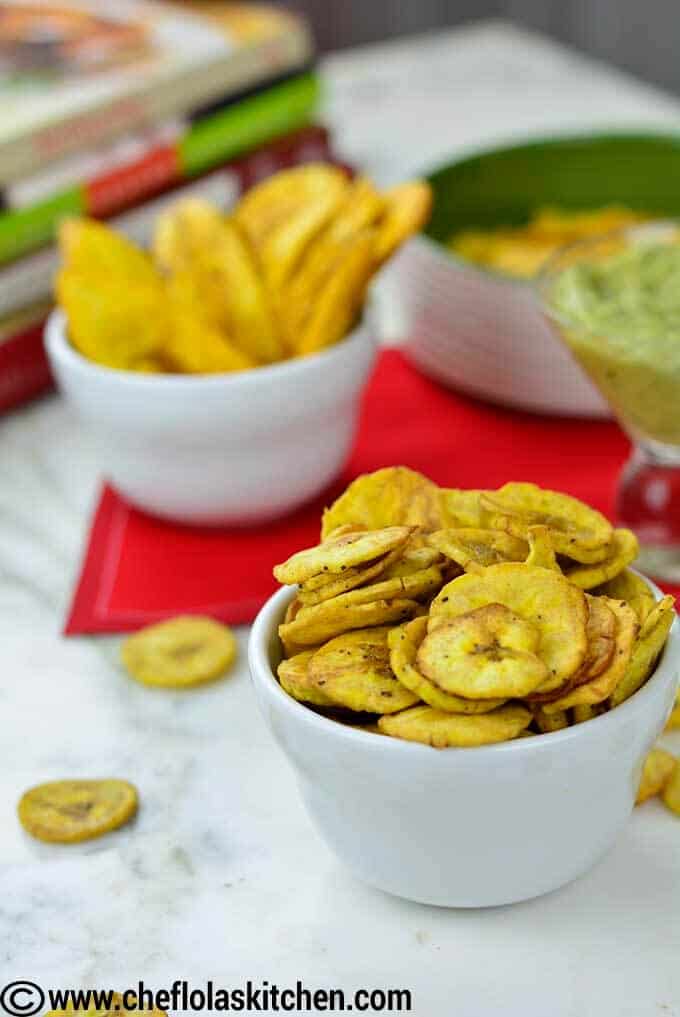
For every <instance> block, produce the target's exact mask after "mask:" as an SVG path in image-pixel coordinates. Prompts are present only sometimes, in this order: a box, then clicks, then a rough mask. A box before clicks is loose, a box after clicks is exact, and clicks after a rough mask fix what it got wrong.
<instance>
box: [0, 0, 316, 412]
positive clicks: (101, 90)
mask: <svg viewBox="0 0 680 1017" xmlns="http://www.w3.org/2000/svg"><path fill="white" fill-rule="evenodd" d="M319 92H320V89H319V80H318V77H317V75H316V73H315V69H314V49H313V43H312V39H311V35H310V32H309V30H308V27H307V25H306V24H305V23H304V21H302V20H301V19H300V18H299V17H297V16H294V15H292V14H290V13H288V12H285V11H281V10H277V9H276V8H271V7H264V6H260V5H259V4H258V5H257V6H255V5H249V4H239V3H224V2H222V3H218V2H213V3H206V2H203V3H192V4H185V5H183V6H179V5H174V4H169V3H168V4H166V3H163V2H150V0H0V109H1V110H2V115H1V116H0V410H6V409H9V408H11V407H13V406H16V405H18V404H20V403H22V402H25V401H26V400H27V399H28V398H30V397H32V396H34V395H37V394H38V393H40V392H42V391H44V390H46V389H47V388H48V387H49V386H50V384H51V379H50V376H49V371H48V368H47V363H46V360H45V357H44V353H43V348H42V329H43V324H44V320H45V318H46V316H47V314H48V313H49V310H50V307H51V303H50V301H51V286H52V279H53V276H54V272H55V269H56V266H57V256H56V250H55V246H54V243H55V236H56V231H57V228H58V225H59V223H60V221H61V220H62V219H63V218H64V217H67V216H70V215H88V216H94V217H96V218H101V219H108V220H111V221H112V223H113V224H114V225H115V226H116V227H117V228H119V229H121V230H122V231H123V232H125V233H126V234H128V235H129V236H130V237H132V238H133V239H135V240H136V241H137V242H138V243H145V242H147V241H148V239H149V237H150V234H151V230H152V228H153V224H154V222H155V219H156V218H157V216H158V213H159V211H160V210H161V209H162V208H163V207H164V206H165V205H166V204H167V203H171V202H174V201H176V200H177V199H178V198H180V197H183V196H188V195H192V196H201V197H205V198H208V199H210V200H211V201H213V202H216V203H218V204H219V205H221V206H222V207H224V208H225V210H226V209H227V208H228V207H229V206H230V205H231V204H232V203H233V202H234V201H235V200H236V199H237V198H238V197H239V195H240V194H241V193H242V192H243V191H244V190H245V189H247V188H248V187H249V186H251V185H252V184H253V183H255V182H257V181H258V180H261V179H262V178H263V177H265V176H268V175H269V174H270V173H273V172H276V171H277V170H280V169H283V168H285V167H287V166H292V165H296V164H299V163H301V162H306V161H312V160H326V159H331V158H332V156H331V151H330V141H329V138H328V134H327V132H326V131H325V129H324V128H323V127H320V126H317V125H315V116H316V112H317V106H318V101H319Z"/></svg>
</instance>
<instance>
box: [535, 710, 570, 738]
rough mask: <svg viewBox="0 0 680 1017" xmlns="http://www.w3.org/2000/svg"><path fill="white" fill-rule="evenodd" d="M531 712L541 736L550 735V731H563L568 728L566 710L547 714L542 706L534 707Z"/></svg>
mask: <svg viewBox="0 0 680 1017" xmlns="http://www.w3.org/2000/svg"><path fill="white" fill-rule="evenodd" d="M532 712H533V715H534V721H535V722H536V727H537V728H538V730H539V731H540V732H541V734H550V732H551V731H563V730H564V728H565V727H569V718H568V716H567V711H566V710H557V711H556V712H555V713H547V712H546V710H544V709H543V707H542V706H534V707H533V709H532Z"/></svg>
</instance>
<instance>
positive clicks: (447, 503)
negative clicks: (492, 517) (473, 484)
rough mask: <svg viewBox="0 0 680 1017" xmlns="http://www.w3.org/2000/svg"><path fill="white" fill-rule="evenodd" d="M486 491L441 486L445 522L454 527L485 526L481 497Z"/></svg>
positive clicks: (481, 527)
mask: <svg viewBox="0 0 680 1017" xmlns="http://www.w3.org/2000/svg"><path fill="white" fill-rule="evenodd" d="M487 493H489V492H487V491H476V490H474V489H470V490H459V489H458V488H455V487H448V488H442V491H441V499H442V504H443V513H444V516H445V518H446V520H447V524H448V526H450V527H453V528H454V529H461V528H462V529H473V530H479V529H484V528H485V523H484V513H483V510H482V506H481V497H482V495H483V494H487Z"/></svg>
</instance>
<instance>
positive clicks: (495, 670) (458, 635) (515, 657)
mask: <svg viewBox="0 0 680 1017" xmlns="http://www.w3.org/2000/svg"><path fill="white" fill-rule="evenodd" d="M540 641H541V631H540V629H539V627H538V624H536V623H534V622H532V621H528V620H526V619H525V618H521V617H520V616H519V615H516V614H515V613H514V612H513V611H511V610H510V609H509V608H507V607H505V606H503V605H502V604H497V603H490V604H487V605H485V606H484V607H478V608H476V609H474V610H472V611H470V612H469V613H467V614H462V615H459V616H458V617H456V618H452V619H450V620H448V621H446V622H445V623H444V624H441V625H438V626H437V627H436V628H435V629H434V630H433V631H431V632H429V633H428V635H427V636H426V637H425V639H424V640H423V642H422V644H421V646H420V648H419V650H418V656H417V666H418V670H419V671H420V672H421V673H422V674H424V675H425V677H426V678H429V679H430V681H432V682H434V684H435V685H437V686H438V687H439V688H440V689H443V691H444V692H449V693H451V694H452V695H456V696H463V697H466V698H468V699H517V698H520V697H522V696H526V695H528V693H530V692H533V691H534V689H537V688H538V687H539V686H540V685H542V684H543V683H544V682H545V681H546V679H547V678H548V673H549V672H548V668H547V666H546V664H545V663H544V662H543V661H542V660H541V658H540V656H538V652H537V651H538V649H539V644H540Z"/></svg>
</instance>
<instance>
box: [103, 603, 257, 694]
mask: <svg viewBox="0 0 680 1017" xmlns="http://www.w3.org/2000/svg"><path fill="white" fill-rule="evenodd" d="M237 652H238V644H237V642H236V637H235V636H234V633H233V632H232V631H231V629H229V628H227V626H226V625H221V624H220V623H219V622H216V621H214V620H213V619H212V618H203V617H201V616H199V615H186V616H180V617H178V618H171V619H170V620H169V621H164V622H159V623H158V624H157V625H149V626H147V627H146V628H144V629H141V630H140V631H139V632H137V633H135V635H134V636H129V637H128V638H127V639H126V640H125V641H124V642H123V644H122V646H121V658H122V661H123V664H124V665H125V667H126V669H127V671H128V673H129V674H130V675H131V677H132V678H136V680H137V681H139V682H142V684H144V685H156V686H159V687H162V688H169V689H181V688H189V687H190V686H193V685H201V684H202V683H203V682H209V681H213V680H214V679H216V678H221V677H222V675H223V674H224V673H225V671H226V670H227V669H228V668H229V667H230V666H231V664H233V662H234V660H235V659H236V654H237Z"/></svg>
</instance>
